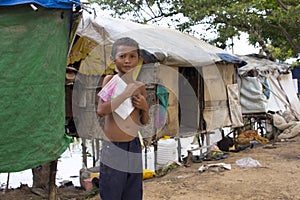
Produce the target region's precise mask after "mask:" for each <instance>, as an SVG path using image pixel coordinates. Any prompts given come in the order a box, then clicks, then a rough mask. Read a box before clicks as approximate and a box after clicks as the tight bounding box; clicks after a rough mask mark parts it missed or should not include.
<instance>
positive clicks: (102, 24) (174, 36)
mask: <svg viewBox="0 0 300 200" xmlns="http://www.w3.org/2000/svg"><path fill="white" fill-rule="evenodd" d="M76 34H78V35H79V36H81V37H85V38H88V39H89V40H92V41H94V42H96V43H98V44H99V45H101V46H108V45H111V44H112V43H113V42H114V41H115V40H117V39H118V38H121V37H132V38H133V39H135V40H136V41H137V42H138V43H139V45H140V48H141V49H144V50H146V51H148V52H150V53H151V54H153V55H154V56H155V57H156V58H157V59H158V60H159V61H160V63H161V64H165V65H176V66H205V65H208V64H214V63H215V62H217V61H221V59H220V57H219V56H217V55H216V53H225V54H228V52H226V51H224V50H222V49H220V48H217V47H214V46H212V45H210V44H208V43H206V42H204V41H202V40H200V39H197V38H196V37H193V36H190V35H188V34H184V33H182V32H180V31H176V30H172V29H169V28H163V27H159V26H155V25H146V24H139V23H134V22H130V21H126V20H122V19H116V18H112V17H109V16H105V15H100V14H98V13H97V16H95V15H94V14H89V13H87V12H86V11H83V13H82V19H81V20H80V23H79V25H78V28H77V30H76Z"/></svg>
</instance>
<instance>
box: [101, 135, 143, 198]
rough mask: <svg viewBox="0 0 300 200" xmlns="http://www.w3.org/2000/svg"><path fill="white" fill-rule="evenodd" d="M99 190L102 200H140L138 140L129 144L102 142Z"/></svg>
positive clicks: (141, 170) (140, 157)
mask: <svg viewBox="0 0 300 200" xmlns="http://www.w3.org/2000/svg"><path fill="white" fill-rule="evenodd" d="M100 160H101V163H100V178H99V188H100V196H101V199H102V200H141V199H142V197H143V173H142V172H143V166H142V149H141V143H140V141H139V138H135V139H134V140H132V141H130V142H109V141H103V143H102V149H101V156H100Z"/></svg>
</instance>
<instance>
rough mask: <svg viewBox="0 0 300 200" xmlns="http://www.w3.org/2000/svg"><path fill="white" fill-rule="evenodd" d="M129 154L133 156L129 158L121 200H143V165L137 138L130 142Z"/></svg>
mask: <svg viewBox="0 0 300 200" xmlns="http://www.w3.org/2000/svg"><path fill="white" fill-rule="evenodd" d="M129 152H133V154H134V156H129V173H128V175H127V183H126V186H125V188H124V193H123V198H122V200H128V199H130V200H142V198H143V173H142V172H143V165H142V149H141V143H140V141H139V139H138V138H136V139H135V140H133V141H132V142H130V145H129ZM131 155H132V154H131Z"/></svg>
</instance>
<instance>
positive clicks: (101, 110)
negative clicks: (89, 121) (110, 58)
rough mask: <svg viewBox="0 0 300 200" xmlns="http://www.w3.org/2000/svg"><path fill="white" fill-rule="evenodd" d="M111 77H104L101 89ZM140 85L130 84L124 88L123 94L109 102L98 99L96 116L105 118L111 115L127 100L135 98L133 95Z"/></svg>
mask: <svg viewBox="0 0 300 200" xmlns="http://www.w3.org/2000/svg"><path fill="white" fill-rule="evenodd" d="M111 78H112V76H111V75H110V76H106V77H105V78H104V80H103V84H102V88H103V87H104V86H105V85H106V84H107V83H108V82H109V81H110V79H111ZM140 86H141V85H140V84H133V83H130V84H128V85H127V87H126V88H125V90H124V92H122V93H121V94H120V95H118V96H117V97H115V98H114V99H113V100H111V101H107V102H105V101H103V100H102V99H101V98H99V102H98V107H97V114H98V115H99V116H101V117H102V116H105V115H108V114H111V113H112V112H113V111H114V110H115V109H117V108H118V107H119V106H120V105H121V104H122V103H123V102H124V101H125V100H126V99H127V98H129V97H132V96H135V93H136V91H137V89H138V88H139V87H140Z"/></svg>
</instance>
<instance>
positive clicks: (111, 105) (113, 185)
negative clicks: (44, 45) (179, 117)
mask: <svg viewBox="0 0 300 200" xmlns="http://www.w3.org/2000/svg"><path fill="white" fill-rule="evenodd" d="M139 57H140V53H139V45H138V43H137V42H136V41H135V40H133V39H131V38H128V37H125V38H121V39H118V40H117V41H115V43H114V44H113V46H112V52H111V59H112V61H113V63H114V64H115V66H116V67H117V69H118V74H117V75H115V76H119V77H121V78H122V79H123V80H124V81H125V82H126V83H127V86H126V88H125V90H124V92H122V93H121V94H120V95H119V96H117V97H115V98H114V99H112V100H110V101H107V102H104V101H103V100H102V99H101V98H99V103H98V108H97V114H98V115H99V116H104V117H105V123H104V133H105V138H104V140H103V143H102V149H101V156H100V159H101V164H100V178H99V188H100V196H101V199H102V200H141V199H142V196H143V188H142V187H143V186H142V181H143V174H142V171H143V167H142V157H141V153H142V151H141V144H140V141H139V138H138V129H139V126H140V125H141V124H142V125H144V124H146V123H148V121H149V109H148V105H147V101H146V89H145V85H144V84H142V83H140V82H137V81H134V80H133V78H132V71H133V70H134V68H135V67H136V65H137V64H138V61H139ZM112 77H113V75H108V76H106V77H105V78H104V79H103V84H102V87H104V86H105V85H106V84H107V83H108V82H109V81H110V80H111V79H112ZM128 98H131V102H132V105H133V107H134V110H133V111H132V113H131V114H130V116H128V117H127V118H125V119H122V118H121V117H120V116H119V115H118V114H116V113H115V112H114V110H115V109H116V108H118V106H119V105H120V104H121V103H123V102H124V101H125V100H126V99H128Z"/></svg>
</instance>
